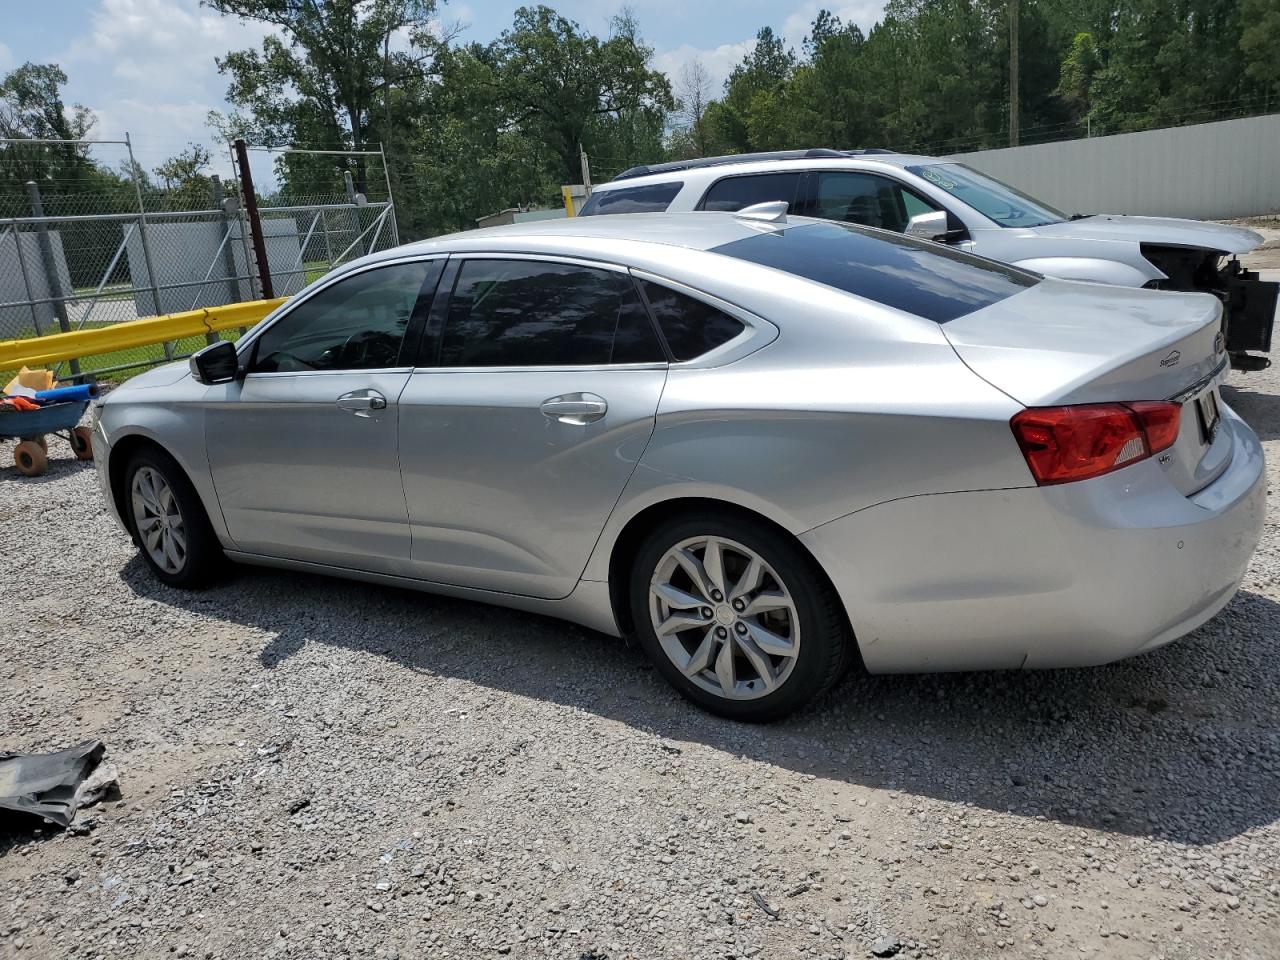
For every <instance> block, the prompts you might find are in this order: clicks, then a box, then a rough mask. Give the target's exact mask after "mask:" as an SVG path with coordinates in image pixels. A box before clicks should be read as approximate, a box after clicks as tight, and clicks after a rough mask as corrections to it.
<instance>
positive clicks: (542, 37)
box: [490, 6, 675, 183]
mask: <svg viewBox="0 0 1280 960" xmlns="http://www.w3.org/2000/svg"><path fill="white" fill-rule="evenodd" d="M490 56H491V58H492V63H493V69H494V78H495V80H496V83H497V85H498V89H499V92H500V100H501V103H502V104H503V105H504V107H505V109H506V112H507V116H508V117H509V120H510V122H511V123H512V124H514V125H515V126H517V127H519V128H521V129H523V130H525V131H526V132H527V133H528V134H529V135H530V136H532V137H535V138H536V139H537V140H539V141H540V142H541V143H543V144H544V145H545V146H546V147H547V148H548V149H549V150H550V151H551V152H552V153H553V154H554V155H555V156H557V157H559V159H560V171H559V176H561V177H565V178H567V182H568V183H577V182H578V181H579V179H580V178H581V170H580V163H579V152H578V151H579V147H580V146H581V145H584V144H585V143H586V142H587V139H586V138H587V133H588V130H589V129H591V128H592V126H593V124H595V125H596V128H597V129H598V128H599V126H600V124H601V123H602V120H603V118H610V117H612V118H614V119H615V120H616V119H619V118H621V117H623V116H624V115H626V114H628V113H636V112H639V113H644V112H646V111H648V112H649V113H650V114H651V115H656V114H658V113H660V114H661V115H663V116H664V117H665V113H666V111H668V110H670V109H672V108H673V107H674V106H675V103H674V101H673V99H672V96H671V84H670V83H669V81H668V80H667V78H666V76H664V75H663V74H662V73H660V72H658V71H656V70H654V69H652V68H651V66H650V60H651V58H652V56H653V50H652V49H651V48H650V47H648V46H647V45H645V44H644V42H643V41H642V40H641V39H640V38H639V35H638V32H637V30H636V26H635V21H634V20H633V19H632V18H630V17H625V16H624V17H622V18H618V19H615V21H614V30H613V34H612V35H611V36H610V37H609V38H608V39H606V40H601V39H600V38H599V37H595V36H591V35H588V34H584V33H583V32H582V29H581V27H579V26H578V24H576V23H574V22H573V21H572V20H567V19H566V18H564V17H562V16H560V15H559V14H558V13H556V12H555V11H554V10H552V9H551V8H549V7H544V6H538V7H521V8H520V9H519V10H517V11H516V14H515V22H514V23H513V24H512V26H511V29H509V30H506V31H504V32H503V34H502V35H501V36H500V37H499V38H498V39H497V40H496V41H495V42H494V43H493V44H492V46H491V47H490Z"/></svg>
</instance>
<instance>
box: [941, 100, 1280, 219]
mask: <svg viewBox="0 0 1280 960" xmlns="http://www.w3.org/2000/svg"><path fill="white" fill-rule="evenodd" d="M955 159H957V160H960V161H961V162H963V163H966V164H968V165H969V166H971V167H973V168H974V169H977V170H981V171H983V172H984V173H988V174H990V175H991V176H993V177H996V178H997V179H999V180H1003V181H1005V182H1006V183H1009V184H1012V185H1013V186H1015V187H1018V188H1019V189H1020V190H1023V191H1025V192H1026V193H1029V194H1031V195H1032V196H1033V197H1038V198H1040V199H1042V200H1046V201H1048V202H1049V203H1051V204H1053V205H1054V206H1056V207H1058V208H1059V209H1061V210H1063V211H1065V212H1067V213H1129V214H1147V215H1151V216H1166V217H1191V218H1194V219H1197V220H1216V219H1223V218H1227V217H1246V216H1253V215H1255V214H1266V213H1276V212H1278V211H1280V114H1271V115H1269V116H1265V117H1249V118H1246V119H1242V120H1222V121H1219V122H1217V123H1202V124H1196V125H1194V126H1189V127H1170V128H1168V129H1164V130H1149V131H1144V132H1142V133H1122V134H1116V135H1115V136H1109V137H1092V138H1089V139H1084V140H1067V141H1063V142H1061V143H1044V144H1035V145H1033V146H1027V147H1010V148H1006V149H1003V150H980V151H978V152H977V153H966V154H958V155H957V156H956V157H955Z"/></svg>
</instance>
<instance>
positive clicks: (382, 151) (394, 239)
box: [378, 143, 400, 247]
mask: <svg viewBox="0 0 1280 960" xmlns="http://www.w3.org/2000/svg"><path fill="white" fill-rule="evenodd" d="M378 156H379V157H381V158H382V179H383V180H385V181H386V183H387V203H388V204H389V205H390V206H391V245H392V246H393V247H398V246H400V224H399V223H398V222H397V221H396V201H395V198H394V197H393V196H392V195H391V169H390V168H389V167H388V166H387V151H386V148H385V147H384V146H383V145H382V144H381V143H379V144H378Z"/></svg>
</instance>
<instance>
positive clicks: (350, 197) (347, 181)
mask: <svg viewBox="0 0 1280 960" xmlns="http://www.w3.org/2000/svg"><path fill="white" fill-rule="evenodd" d="M342 185H343V186H344V187H345V188H346V190H347V203H349V204H351V219H352V220H354V221H355V224H356V225H355V233H356V235H357V236H359V235H360V234H361V233H362V232H363V227H364V224H363V223H362V222H361V220H360V209H361V208H360V206H359V204H357V203H356V187H355V184H354V183H352V182H351V171H350V170H343V171H342ZM368 252H369V251H368V250H367V249H366V248H365V245H364V241H363V240H362V241H360V256H362V257H363V256H364V255H365V254H366V253H368Z"/></svg>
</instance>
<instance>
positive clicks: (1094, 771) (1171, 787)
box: [122, 558, 1280, 844]
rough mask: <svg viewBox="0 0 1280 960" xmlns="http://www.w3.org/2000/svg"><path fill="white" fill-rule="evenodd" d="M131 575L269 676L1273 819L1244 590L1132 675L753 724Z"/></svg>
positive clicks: (512, 660) (878, 691) (1275, 765)
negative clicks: (324, 676) (353, 658)
mask: <svg viewBox="0 0 1280 960" xmlns="http://www.w3.org/2000/svg"><path fill="white" fill-rule="evenodd" d="M122 576H123V578H124V580H125V582H126V583H127V584H128V586H129V587H130V588H131V589H133V590H134V591H135V592H136V593H138V594H140V595H143V596H146V597H150V598H152V599H154V600H156V601H158V602H161V603H165V604H169V605H173V606H176V607H181V608H184V609H187V610H189V611H192V612H194V613H197V614H199V615H201V616H203V617H207V618H209V619H210V620H213V621H227V622H233V623H238V624H242V625H244V626H246V627H250V628H253V629H254V630H258V631H262V632H263V633H264V634H266V639H265V641H264V643H263V647H262V650H261V652H260V654H259V660H260V662H261V663H262V665H263V666H264V667H265V668H267V669H272V670H287V669H288V668H289V659H290V658H291V657H292V656H293V655H295V654H296V653H298V652H299V651H300V650H302V649H303V647H304V646H305V645H307V644H310V643H321V644H331V645H335V646H340V647H344V648H348V649H351V650H355V651H361V652H367V653H372V654H376V655H379V656H383V657H386V658H388V659H389V660H390V661H392V662H393V663H395V664H399V665H401V666H403V667H404V668H405V669H407V670H413V671H420V672H423V673H425V674H430V675H436V676H442V677H452V678H457V679H460V680H464V681H467V682H470V683H474V684H479V685H481V686H484V687H487V688H490V689H493V690H499V691H506V692H509V693H512V694H516V695H519V696H522V697H532V698H536V699H538V700H543V701H550V702H554V703H558V704H561V705H563V706H565V707H570V708H572V709H574V710H582V711H587V712H590V713H593V714H596V715H599V716H602V717H607V718H609V719H612V720H616V721H619V722H622V723H626V724H629V725H631V726H632V727H634V728H637V729H639V730H642V731H645V732H646V733H648V734H651V735H655V736H659V737H663V738H667V739H669V740H671V741H676V743H675V744H674V745H672V746H674V747H675V748H678V749H688V748H681V747H680V742H682V741H683V742H685V743H688V744H703V745H705V746H707V747H710V748H713V749H716V750H720V751H724V752H727V753H731V754H736V755H739V756H745V757H748V758H751V759H753V760H756V761H759V762H761V763H766V764H773V765H776V766H778V767H783V768H787V769H790V770H793V771H796V772H799V773H803V774H812V775H814V776H817V777H822V778H825V779H828V780H830V781H833V782H835V783H847V784H850V785H854V786H861V787H874V788H884V789H896V790H899V791H903V792H906V793H909V794H917V795H921V796H926V797H933V798H936V799H941V800H946V801H950V802H955V803H961V804H966V805H972V806H974V807H978V808H983V809H988V810H997V811H1010V812H1013V813H1016V814H1020V815H1023V816H1027V817H1040V818H1047V819H1050V820H1054V821H1059V822H1063V823H1071V824H1079V825H1081V826H1087V827H1095V828H1099V829H1105V830H1111V831H1117V832H1121V833H1126V834H1130V835H1141V836H1146V835H1154V836H1158V837H1163V838H1167V839H1170V840H1174V841H1178V842H1183V843H1188V844H1207V843H1215V842H1219V841H1222V840H1225V839H1227V838H1230V837H1235V836H1238V835H1239V834H1241V833H1244V832H1246V831H1248V830H1249V829H1251V828H1253V827H1257V826H1261V825H1263V824H1268V823H1271V822H1273V821H1275V820H1276V819H1278V818H1280V736H1278V735H1277V729H1278V728H1280V722H1278V719H1277V718H1278V717H1280V656H1277V654H1280V643H1278V642H1277V636H1278V632H1280V627H1277V625H1280V604H1277V603H1276V602H1274V601H1272V600H1270V599H1267V598H1265V597H1263V596H1260V595H1258V594H1254V593H1251V592H1247V591H1245V592H1242V593H1241V594H1240V595H1239V596H1238V597H1237V598H1236V599H1235V600H1234V601H1233V602H1232V603H1231V604H1230V605H1229V606H1228V608H1227V609H1226V610H1225V611H1224V612H1223V613H1222V614H1220V615H1219V616H1218V617H1217V618H1215V619H1214V620H1213V621H1212V622H1211V623H1209V624H1207V625H1206V626H1205V627H1202V628H1201V629H1200V630H1199V631H1197V632H1196V633H1195V634H1193V635H1192V636H1190V637H1188V638H1185V639H1184V640H1182V641H1180V642H1177V643H1174V644H1170V645H1168V646H1166V647H1164V648H1162V649H1160V650H1157V651H1155V652H1153V653H1150V654H1147V655H1145V656H1142V657H1137V658H1134V659H1131V660H1127V661H1123V662H1121V663H1117V664H1112V665H1109V666H1104V667H1097V668H1092V669H1081V670H1054V671H1028V672H1025V673H1023V672H1015V671H1005V672H987V673H966V674H935V675H918V676H917V675H902V676H878V677H872V676H868V675H866V674H863V673H861V672H860V671H858V670H855V671H852V672H851V675H850V676H849V677H848V678H846V679H845V680H844V681H843V682H842V683H841V684H840V685H839V686H838V687H837V688H836V689H835V690H834V691H833V692H832V693H830V694H829V695H828V696H827V697H826V698H824V700H823V701H822V702H820V703H818V704H815V705H814V706H813V707H812V708H810V709H809V710H807V711H805V712H804V713H802V714H800V715H798V716H795V717H792V718H790V719H788V720H786V721H784V722H781V723H776V724H773V725H770V726H752V725H747V724H741V723H734V722H731V721H727V720H722V719H719V718H717V717H714V716H711V715H709V714H707V713H705V712H703V711H701V710H698V709H697V708H695V707H693V706H691V705H689V704H687V703H685V702H684V701H683V700H682V699H680V698H679V697H678V696H677V695H676V694H675V693H674V692H673V691H672V690H671V689H670V688H669V687H668V686H667V685H666V684H665V683H664V682H663V681H662V679H661V678H660V677H659V676H658V675H657V673H656V672H655V671H654V670H653V669H652V668H651V667H650V666H649V665H648V663H647V662H646V661H645V659H644V657H643V654H642V653H641V652H640V651H639V650H638V649H637V648H635V647H634V646H631V645H629V644H627V643H626V642H625V641H622V640H617V639H614V638H610V637H606V636H604V635H601V634H598V633H594V632H592V631H588V630H584V629H582V628H579V627H576V626H573V625H571V624H566V623H562V622H560V621H557V620H553V619H550V618H546V617H541V616H536V615H532V614H526V613H519V612H512V611H507V610H503V609H499V608H496V607H491V606H487V605H484V604H479V603H470V602H467V601H461V600H453V599H448V598H441V597H433V596H430V595H427V594H420V593H415V592H412V591H407V590H398V589H394V588H389V587H378V586H369V585H364V584H357V583H343V582H340V581H336V580H331V579H328V578H324V577H320V576H312V575H308V574H298V573H290V572H281V571H271V570H262V569H245V570H244V571H243V572H239V573H237V574H236V575H235V576H234V577H233V578H232V579H231V580H230V581H228V582H227V583H225V584H222V585H220V586H217V587H215V588H213V589H210V590H206V591H202V592H197V593H187V592H182V591H177V590H172V589H170V588H168V587H165V586H163V585H162V584H160V583H158V582H157V581H156V580H155V579H154V578H153V577H151V576H150V574H149V573H148V572H147V570H146V568H145V567H144V565H143V564H142V562H141V561H140V560H139V559H137V558H135V559H134V560H133V561H131V562H130V563H129V564H128V565H127V566H126V568H125V569H124V571H123V572H122ZM333 696H334V697H341V696H342V691H341V689H340V688H338V689H335V690H334V691H333ZM516 716H517V715H515V714H513V722H516ZM371 775H372V772H371ZM859 795H860V794H859V792H858V791H856V790H850V791H840V792H838V798H839V799H837V800H836V801H835V802H837V803H845V802H847V803H848V804H850V805H852V804H854V803H856V799H857V798H858V796H859ZM850 812H851V813H852V810H851V811H850Z"/></svg>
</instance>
